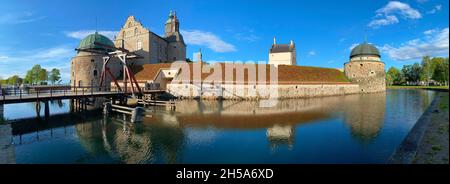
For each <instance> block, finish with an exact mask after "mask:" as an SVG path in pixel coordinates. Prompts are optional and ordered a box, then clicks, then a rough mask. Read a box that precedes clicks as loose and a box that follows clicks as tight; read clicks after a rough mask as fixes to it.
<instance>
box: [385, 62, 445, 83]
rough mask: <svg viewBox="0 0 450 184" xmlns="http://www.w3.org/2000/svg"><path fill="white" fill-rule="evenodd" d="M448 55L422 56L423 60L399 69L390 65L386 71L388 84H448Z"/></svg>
mask: <svg viewBox="0 0 450 184" xmlns="http://www.w3.org/2000/svg"><path fill="white" fill-rule="evenodd" d="M448 82H449V61H448V57H447V58H443V57H433V58H431V57H429V56H425V57H423V58H422V62H421V63H420V64H419V63H414V64H412V65H404V66H403V68H401V69H397V68H395V67H390V68H389V69H388V71H387V72H386V83H387V85H431V84H432V85H442V86H448Z"/></svg>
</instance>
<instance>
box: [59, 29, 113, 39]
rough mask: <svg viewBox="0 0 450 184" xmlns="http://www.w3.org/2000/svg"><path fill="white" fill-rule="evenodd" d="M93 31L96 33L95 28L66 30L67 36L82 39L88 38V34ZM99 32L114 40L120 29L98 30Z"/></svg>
mask: <svg viewBox="0 0 450 184" xmlns="http://www.w3.org/2000/svg"><path fill="white" fill-rule="evenodd" d="M93 33H95V30H79V31H71V32H65V34H66V36H68V37H71V38H75V39H80V40H81V39H83V38H86V36H88V35H90V34H93ZM98 33H100V34H102V35H104V36H106V37H108V38H109V39H111V40H114V37H115V36H116V35H117V33H118V31H98Z"/></svg>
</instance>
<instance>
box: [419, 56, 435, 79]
mask: <svg viewBox="0 0 450 184" xmlns="http://www.w3.org/2000/svg"><path fill="white" fill-rule="evenodd" d="M421 65H422V72H421V74H420V80H421V81H425V82H427V85H429V83H430V79H431V77H432V76H433V73H434V68H433V66H432V62H431V58H430V56H425V57H423V58H422V63H421Z"/></svg>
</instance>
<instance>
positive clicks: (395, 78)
mask: <svg viewBox="0 0 450 184" xmlns="http://www.w3.org/2000/svg"><path fill="white" fill-rule="evenodd" d="M386 80H387V82H388V85H398V84H401V83H402V75H401V73H400V71H399V70H398V69H397V68H395V67H390V68H389V70H388V71H387V73H386Z"/></svg>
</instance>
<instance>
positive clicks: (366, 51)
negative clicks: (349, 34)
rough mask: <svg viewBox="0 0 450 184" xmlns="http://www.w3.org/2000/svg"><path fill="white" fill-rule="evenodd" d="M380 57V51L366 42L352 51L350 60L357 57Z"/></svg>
mask: <svg viewBox="0 0 450 184" xmlns="http://www.w3.org/2000/svg"><path fill="white" fill-rule="evenodd" d="M363 55H364V56H378V57H381V56H380V51H378V49H377V48H376V47H375V46H373V45H372V44H369V43H367V42H364V43H362V44H359V45H358V46H356V47H355V48H353V49H352V52H351V53H350V58H352V57H355V56H363Z"/></svg>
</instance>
